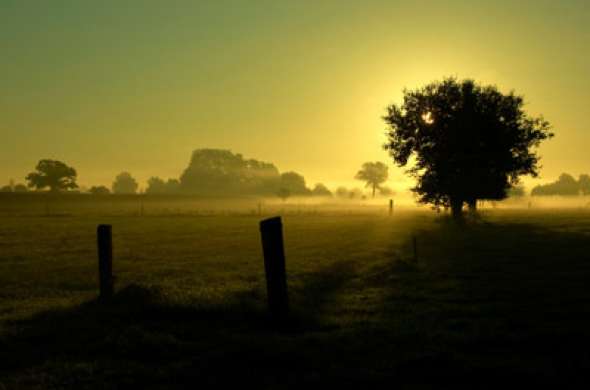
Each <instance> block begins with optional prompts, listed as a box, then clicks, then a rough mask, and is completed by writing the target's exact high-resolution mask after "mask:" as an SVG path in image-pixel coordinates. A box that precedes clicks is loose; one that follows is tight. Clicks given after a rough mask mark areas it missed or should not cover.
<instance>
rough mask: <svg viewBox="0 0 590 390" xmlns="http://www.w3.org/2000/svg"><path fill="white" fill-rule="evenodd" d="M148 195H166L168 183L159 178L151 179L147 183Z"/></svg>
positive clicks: (146, 191)
mask: <svg viewBox="0 0 590 390" xmlns="http://www.w3.org/2000/svg"><path fill="white" fill-rule="evenodd" d="M145 193H146V194H165V193H166V182H165V181H164V180H162V179H160V178H159V177H155V176H154V177H150V178H149V179H148V181H147V188H146V189H145Z"/></svg>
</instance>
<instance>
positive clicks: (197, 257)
mask: <svg viewBox="0 0 590 390" xmlns="http://www.w3.org/2000/svg"><path fill="white" fill-rule="evenodd" d="M5 211H6V210H4V212H3V215H2V224H1V225H0V383H2V384H3V386H4V387H5V388H7V389H19V388H23V389H25V388H27V389H28V388H76V389H80V388H82V389H84V388H89V389H90V388H92V389H94V388H96V389H98V388H100V389H104V388H130V387H134V386H137V387H139V386H141V387H143V388H170V387H180V388H182V387H190V386H191V384H195V383H198V384H200V385H201V386H213V385H227V384H234V385H242V386H243V385H245V384H247V383H254V384H256V385H257V386H258V387H260V388H299V387H301V386H307V385H313V384H318V383H322V384H324V385H328V384H329V385H330V386H334V387H340V388H348V387H350V388H362V387H366V386H369V387H370V386H371V385H377V384H383V383H391V384H407V385H408V387H412V388H439V387H441V385H443V384H445V385H449V387H456V384H461V385H464V386H465V387H468V388H474V387H475V388H481V387H486V386H489V387H496V386H497V385H498V384H502V383H506V381H507V380H510V381H514V380H517V379H518V380H522V381H526V382H525V383H527V384H529V385H530V384H532V383H546V381H548V380H551V381H555V380H559V381H564V382H567V381H569V380H573V377H576V376H582V375H583V372H584V371H587V370H589V369H590V352H589V351H590V349H589V348H588V347H589V346H590V283H589V281H590V212H588V211H585V210H569V211H556V210H545V211H535V210H522V211H502V210H497V211H485V212H484V213H483V215H482V217H481V219H479V220H476V221H471V222H470V223H468V224H467V225H466V226H462V227H461V226H456V225H454V224H453V223H451V222H450V221H448V220H447V219H446V218H445V217H444V216H441V215H437V214H435V213H431V212H427V211H414V212H410V211H401V212H396V213H395V214H394V216H393V217H387V216H386V214H385V213H384V212H382V211H375V212H372V213H369V212H364V213H363V212H356V213H347V212H341V213H336V212H334V211H333V210H332V211H330V212H329V213H321V212H318V213H313V212H308V213H296V212H291V213H287V215H286V216H285V217H284V219H283V222H284V234H285V246H286V247H285V251H286V257H287V271H288V283H289V294H290V301H291V308H292V314H291V320H290V324H289V326H288V328H287V329H283V330H281V331H278V330H274V329H273V328H272V327H271V326H270V325H269V322H268V318H267V316H266V306H265V303H266V301H265V299H266V292H265V280H264V269H263V264H262V258H261V248H260V237H259V231H258V222H259V220H260V217H259V216H258V215H256V209H255V207H254V208H253V209H252V210H251V212H250V211H248V212H245V213H241V214H238V213H226V214H225V215H223V214H216V215H206V214H203V213H202V214H194V213H193V214H191V213H186V214H182V213H176V214H174V213H168V214H166V213H161V214H160V215H158V214H154V215H149V214H148V215H144V216H143V217H142V216H138V215H132V214H130V213H127V214H125V213H116V212H113V213H110V214H105V215H100V214H97V213H94V214H93V213H88V214H84V213H78V214H69V213H61V214H60V213H55V215H51V213H48V215H49V216H44V215H43V214H44V213H43V210H40V212H39V213H37V214H34V213H31V214H30V215H18V216H17V215H10V213H7V212H5ZM99 223H110V224H112V225H113V240H114V251H115V260H114V269H115V274H116V277H117V280H116V290H117V294H116V297H115V298H114V301H113V302H112V303H110V304H108V305H103V304H99V303H97V302H95V301H94V299H95V298H96V296H97V260H96V236H95V230H96V225H97V224H99ZM412 237H416V239H417V246H418V262H417V263H415V262H413V250H412V244H411V242H412ZM512 383H513V382H512ZM0 388H2V386H0Z"/></svg>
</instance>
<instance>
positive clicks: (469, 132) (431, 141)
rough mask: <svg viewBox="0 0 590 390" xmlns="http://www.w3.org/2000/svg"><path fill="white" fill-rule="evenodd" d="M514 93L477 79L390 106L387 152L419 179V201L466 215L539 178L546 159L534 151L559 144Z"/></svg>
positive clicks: (452, 82) (407, 96)
mask: <svg viewBox="0 0 590 390" xmlns="http://www.w3.org/2000/svg"><path fill="white" fill-rule="evenodd" d="M523 105H524V101H523V98H522V97H521V96H517V95H515V94H514V93H513V92H510V93H509V94H503V93H501V92H499V91H498V89H497V88H496V87H495V86H482V85H479V84H477V83H475V82H474V81H473V80H463V81H458V80H457V79H454V78H448V79H445V80H443V81H442V82H434V83H431V84H428V85H426V86H425V87H423V88H420V89H416V90H413V91H410V90H404V98H403V103H402V104H401V105H399V106H398V105H395V104H394V105H391V106H389V107H388V109H387V115H385V116H384V118H383V119H384V120H385V122H386V123H387V124H388V127H389V129H388V133H387V136H388V142H387V143H386V145H385V149H387V150H388V151H389V152H390V154H391V156H392V157H393V160H394V161H395V162H396V163H397V164H398V165H399V166H405V165H406V164H407V163H408V161H409V160H410V157H412V156H414V157H415V163H414V164H413V166H412V167H411V168H410V169H409V173H410V174H411V175H413V176H414V177H415V178H416V179H417V184H416V186H415V187H414V188H413V191H414V192H415V193H417V194H418V196H419V201H420V202H422V203H431V204H433V205H435V206H436V207H440V206H445V207H448V206H450V207H451V209H452V211H453V216H454V217H460V216H461V209H462V207H463V204H464V203H467V204H468V205H469V206H470V208H472V209H475V206H476V204H477V200H478V199H503V198H505V197H506V196H507V190H508V189H509V188H510V186H511V185H515V184H518V182H519V180H518V178H519V176H521V175H527V174H528V175H532V176H536V175H537V170H538V161H539V157H538V156H537V154H536V153H534V152H532V151H531V149H532V148H533V147H536V146H538V145H539V144H540V142H541V141H543V140H545V139H547V138H549V137H552V136H553V134H552V133H551V132H550V125H549V123H548V122H547V121H545V120H544V119H543V118H542V117H537V118H534V117H530V116H528V115H527V114H526V113H525V112H524V110H523Z"/></svg>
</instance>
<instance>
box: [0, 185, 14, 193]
mask: <svg viewBox="0 0 590 390" xmlns="http://www.w3.org/2000/svg"><path fill="white" fill-rule="evenodd" d="M0 192H12V187H11V186H9V185H7V186H2V187H0Z"/></svg>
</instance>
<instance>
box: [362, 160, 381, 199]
mask: <svg viewBox="0 0 590 390" xmlns="http://www.w3.org/2000/svg"><path fill="white" fill-rule="evenodd" d="M387 176H388V173H387V165H385V164H383V163H382V162H379V161H378V162H366V163H364V164H363V166H362V168H361V170H360V171H358V172H357V174H356V176H355V177H354V178H355V179H357V180H362V181H364V182H366V183H367V184H366V187H371V188H372V193H373V198H374V197H375V191H376V190H377V189H379V188H380V186H381V184H383V183H384V182H385V180H387Z"/></svg>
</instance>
